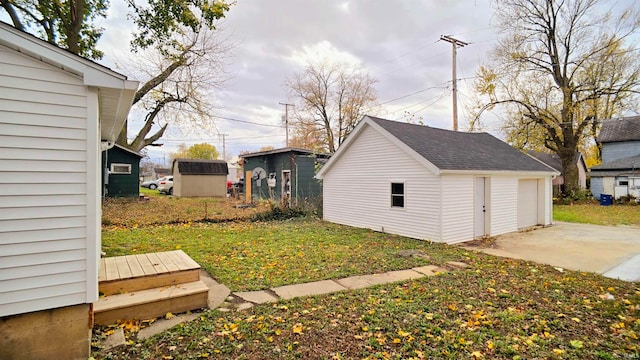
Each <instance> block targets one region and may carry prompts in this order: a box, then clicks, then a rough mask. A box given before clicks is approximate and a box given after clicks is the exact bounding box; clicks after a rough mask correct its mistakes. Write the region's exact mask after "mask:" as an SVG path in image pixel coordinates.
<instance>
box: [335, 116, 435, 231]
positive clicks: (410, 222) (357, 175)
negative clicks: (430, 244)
mask: <svg viewBox="0 0 640 360" xmlns="http://www.w3.org/2000/svg"><path fill="white" fill-rule="evenodd" d="M347 150H348V151H345V152H344V153H343V154H342V157H341V158H340V161H338V162H336V163H335V164H334V167H333V168H332V169H331V171H329V172H328V173H327V174H326V176H325V177H324V178H323V194H324V195H323V204H324V205H323V206H324V212H323V213H324V218H325V220H327V221H331V222H335V223H339V224H344V225H350V226H356V227H362V228H369V229H373V230H376V231H384V232H388V233H392V234H400V235H404V236H409V237H413V238H417V239H428V240H434V241H438V240H439V239H438V238H439V232H440V229H439V226H438V219H439V209H440V184H439V182H440V180H439V178H438V177H437V176H435V175H434V174H432V173H430V172H429V171H428V170H427V169H426V168H425V167H424V166H423V165H421V164H420V163H418V162H417V161H416V160H415V159H414V158H412V157H411V156H409V155H408V154H407V153H406V152H405V151H404V150H402V149H400V148H399V147H398V146H396V145H395V144H393V143H392V142H391V141H389V140H388V139H387V138H385V137H384V136H382V135H381V134H380V133H378V132H377V131H376V130H374V129H372V128H370V127H369V126H366V127H365V128H364V129H363V131H362V132H361V133H360V134H359V135H358V139H357V141H354V142H352V143H351V144H350V147H349V148H348V149H347ZM400 180H402V182H404V193H405V203H404V208H392V207H391V206H390V187H391V185H390V184H391V183H392V182H399V181H400Z"/></svg>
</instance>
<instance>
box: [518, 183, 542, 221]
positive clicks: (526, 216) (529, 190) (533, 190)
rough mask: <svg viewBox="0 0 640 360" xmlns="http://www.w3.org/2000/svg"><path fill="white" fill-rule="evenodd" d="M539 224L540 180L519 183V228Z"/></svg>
mask: <svg viewBox="0 0 640 360" xmlns="http://www.w3.org/2000/svg"><path fill="white" fill-rule="evenodd" d="M537 224H538V180H537V179H521V180H519V181H518V228H519V229H521V228H526V227H530V226H535V225H537Z"/></svg>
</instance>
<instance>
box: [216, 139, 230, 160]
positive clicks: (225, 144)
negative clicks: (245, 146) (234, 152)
mask: <svg viewBox="0 0 640 360" xmlns="http://www.w3.org/2000/svg"><path fill="white" fill-rule="evenodd" d="M218 136H220V137H222V160H224V161H227V142H226V137H227V136H229V134H218Z"/></svg>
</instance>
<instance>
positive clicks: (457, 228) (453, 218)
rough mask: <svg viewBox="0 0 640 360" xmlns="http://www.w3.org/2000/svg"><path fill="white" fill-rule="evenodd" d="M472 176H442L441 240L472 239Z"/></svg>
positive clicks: (473, 185) (447, 241) (454, 241)
mask: <svg viewBox="0 0 640 360" xmlns="http://www.w3.org/2000/svg"><path fill="white" fill-rule="evenodd" d="M474 189H475V184H474V178H473V176H471V175H443V176H442V223H441V227H442V232H441V233H442V239H441V240H442V241H443V242H446V243H449V244H451V243H457V242H462V241H468V240H472V239H473V230H474V222H473V216H474V208H473V204H474V202H473V197H474Z"/></svg>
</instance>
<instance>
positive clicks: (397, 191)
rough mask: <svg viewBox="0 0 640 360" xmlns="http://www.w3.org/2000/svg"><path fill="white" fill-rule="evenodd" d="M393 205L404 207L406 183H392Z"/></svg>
mask: <svg viewBox="0 0 640 360" xmlns="http://www.w3.org/2000/svg"><path fill="white" fill-rule="evenodd" d="M391 207H396V208H403V207H404V183H399V182H394V183H391Z"/></svg>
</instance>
